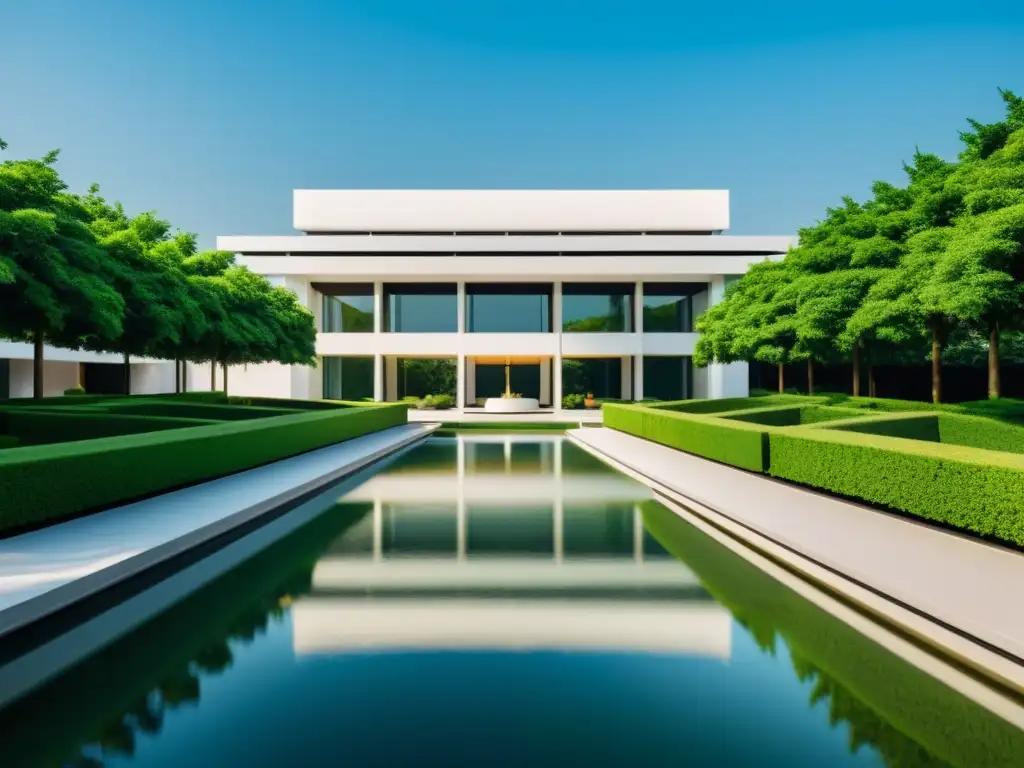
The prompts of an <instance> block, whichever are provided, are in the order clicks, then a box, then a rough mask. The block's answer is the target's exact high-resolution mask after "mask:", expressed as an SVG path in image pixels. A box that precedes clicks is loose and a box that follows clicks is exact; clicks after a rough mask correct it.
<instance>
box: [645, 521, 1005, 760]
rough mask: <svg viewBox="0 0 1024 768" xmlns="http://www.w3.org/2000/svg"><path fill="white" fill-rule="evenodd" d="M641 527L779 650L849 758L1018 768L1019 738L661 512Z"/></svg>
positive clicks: (761, 640) (767, 647)
mask: <svg viewBox="0 0 1024 768" xmlns="http://www.w3.org/2000/svg"><path fill="white" fill-rule="evenodd" d="M643 515H644V524H645V526H646V527H647V530H648V531H649V532H650V533H651V535H653V536H654V538H655V539H657V540H658V542H659V543H661V545H662V546H663V547H665V549H666V550H668V551H669V552H670V553H672V554H673V555H675V556H676V557H677V558H679V559H680V560H682V561H683V562H684V563H686V564H687V566H689V567H690V569H691V570H692V571H693V572H694V574H695V575H696V576H697V578H698V579H699V580H700V582H701V584H702V585H703V586H704V587H705V589H707V590H708V592H709V593H711V595H712V596H713V597H714V598H715V599H716V600H717V601H718V602H719V603H720V604H722V605H723V606H725V607H726V608H728V609H729V611H730V612H731V613H732V615H733V618H734V619H735V621H736V623H737V624H739V625H740V626H742V627H743V628H744V629H746V630H747V632H749V634H750V636H751V637H752V638H753V640H754V641H755V643H756V644H757V646H758V647H759V648H760V649H761V651H762V652H764V653H765V654H768V655H772V656H778V655H779V648H780V646H782V645H783V644H784V645H785V647H786V648H787V649H788V654H789V657H790V660H791V663H792V666H793V670H794V672H795V674H796V676H797V677H798V678H799V679H800V680H801V681H803V682H806V683H809V684H811V691H810V695H809V704H810V706H812V707H813V706H815V705H818V706H822V707H827V713H828V718H829V722H830V723H831V724H832V726H833V727H836V726H838V725H840V724H843V723H845V724H846V726H847V727H848V729H849V734H850V741H849V747H850V751H851V752H856V751H857V750H859V749H860V748H861V747H863V746H870V747H871V748H873V749H875V750H876V751H877V752H878V754H879V755H880V756H881V757H882V759H883V760H884V761H885V763H886V765H888V766H891V767H892V768H910V767H911V766H913V767H915V768H916V767H918V766H924V767H925V768H931V767H932V766H960V767H961V768H981V767H982V766H1019V765H1021V764H1022V763H1021V760H1020V756H1021V755H1022V754H1024V732H1022V731H1020V730H1019V729H1018V728H1016V727H1015V726H1014V725H1013V724H1011V723H1009V722H1008V721H1006V720H1003V719H1002V718H1000V717H999V716H997V715H995V714H993V713H992V712H989V711H988V710H986V709H985V708H984V707H982V706H980V705H978V704H975V703H974V702H972V701H970V700H969V699H967V698H966V697H964V696H962V695H961V694H959V693H957V692H956V691H954V690H953V689H951V688H950V687H949V686H947V685H946V684H945V683H943V682H941V681H940V680H938V679H936V678H934V677H932V676H931V675H929V674H928V673H926V672H924V671H922V670H920V669H918V668H917V667H915V666H913V665H912V664H909V663H908V662H906V661H904V660H902V659H901V658H899V657H897V656H896V655H894V654H892V653H890V652H889V651H888V650H886V649H885V648H883V647H882V646H881V645H879V644H878V643H876V642H875V641H874V640H871V639H869V638H867V637H865V636H864V635H863V634H861V633H860V632H858V631H857V630H856V629H854V628H853V627H851V626H850V625H848V624H846V623H845V622H843V621H841V620H840V619H838V618H836V617H835V616H833V615H831V614H830V613H828V612H827V611H825V610H823V609H821V608H819V607H818V606H816V605H815V604H814V603H811V602H810V601H808V600H806V599H804V598H803V597H801V596H800V595H798V594H796V593H795V592H793V591H792V590H791V589H789V588H788V587H786V586H784V585H782V584H781V583H780V582H778V581H776V580H775V579H773V578H772V577H770V576H769V575H768V574H766V573H765V572H763V571H761V570H760V569H759V568H757V567H756V566H754V565H752V564H751V563H749V562H748V561H746V560H745V559H744V558H742V557H739V556H738V555H736V554H734V553H732V552H730V551H729V550H727V549H726V548H724V547H722V546H720V545H718V544H716V543H715V542H712V541H710V540H709V539H708V538H707V537H706V536H705V535H704V534H702V533H701V532H699V531H698V530H697V529H695V528H694V527H693V526H691V525H689V524H688V523H686V522H685V521H683V520H682V519H681V518H679V517H678V516H677V515H676V514H675V513H673V512H672V511H671V510H669V509H666V508H665V507H663V506H661V505H659V504H656V503H654V502H647V503H645V504H644V505H643Z"/></svg>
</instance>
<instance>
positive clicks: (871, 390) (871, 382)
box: [868, 363, 878, 397]
mask: <svg viewBox="0 0 1024 768" xmlns="http://www.w3.org/2000/svg"><path fill="white" fill-rule="evenodd" d="M868 397H878V390H877V389H876V388H875V366H874V365H872V364H871V363H868Z"/></svg>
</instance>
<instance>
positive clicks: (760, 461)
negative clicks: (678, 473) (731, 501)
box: [604, 405, 768, 472]
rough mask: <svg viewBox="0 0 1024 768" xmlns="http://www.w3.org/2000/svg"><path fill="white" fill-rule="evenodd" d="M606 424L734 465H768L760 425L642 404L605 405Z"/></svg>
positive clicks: (754, 468) (762, 468)
mask: <svg viewBox="0 0 1024 768" xmlns="http://www.w3.org/2000/svg"><path fill="white" fill-rule="evenodd" d="M604 424H605V426H606V427H611V428H612V429H618V430H621V431H623V432H628V433H630V434H632V435H636V436H637V437H643V438H645V439H647V440H653V441H654V442H656V443H661V444H662V445H667V446H668V447H669V448H676V449H678V450H680V451H686V452H687V453H693V454H696V455H697V456H703V457H704V458H706V459H712V460H713V461H720V462H723V463H725V464H731V465H732V466H734V467H740V468H742V469H749V470H752V471H754V472H764V471H766V470H767V468H768V437H767V434H768V433H767V430H766V428H765V427H763V426H760V425H756V424H749V423H746V422H742V421H735V420H732V421H730V420H726V419H720V418H715V417H713V416H707V415H701V414H691V413H679V412H677V411H666V410H661V409H655V408H650V407H647V406H641V405H607V406H605V408H604Z"/></svg>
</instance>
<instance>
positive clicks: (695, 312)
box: [643, 283, 708, 333]
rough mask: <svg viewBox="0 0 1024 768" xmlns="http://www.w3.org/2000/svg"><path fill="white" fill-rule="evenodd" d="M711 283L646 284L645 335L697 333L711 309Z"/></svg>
mask: <svg viewBox="0 0 1024 768" xmlns="http://www.w3.org/2000/svg"><path fill="white" fill-rule="evenodd" d="M707 304H708V285H707V283H644V312H643V316H644V319H643V322H644V327H643V331H644V333H693V330H694V329H693V323H694V320H696V319H697V317H699V316H700V313H701V312H703V311H704V310H705V309H706V308H707Z"/></svg>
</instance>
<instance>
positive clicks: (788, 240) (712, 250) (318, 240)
mask: <svg viewBox="0 0 1024 768" xmlns="http://www.w3.org/2000/svg"><path fill="white" fill-rule="evenodd" d="M796 242H797V238H795V237H790V236H788V235H266V236H261V235H221V236H218V237H217V249H218V250H221V251H233V252H234V253H244V254H252V255H257V254H258V255H282V256H283V255H287V254H291V255H292V256H300V255H301V256H310V255H321V254H323V255H339V256H340V255H351V256H366V255H375V254H389V253H390V254H396V255H454V254H459V255H463V256H470V257H477V256H483V255H489V254H495V255H504V254H515V255H522V256H526V255H531V254H534V255H538V256H539V255H558V254H579V255H582V256H588V255H596V254H611V255H616V256H621V255H624V254H635V255H638V256H650V255H658V254H661V255H691V254H692V255H713V254H719V255H722V256H726V255H730V254H732V255H745V256H750V255H755V256H756V255H760V256H767V255H773V254H784V253H786V251H788V250H789V248H790V247H792V246H794V245H796Z"/></svg>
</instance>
